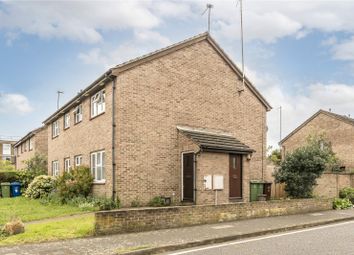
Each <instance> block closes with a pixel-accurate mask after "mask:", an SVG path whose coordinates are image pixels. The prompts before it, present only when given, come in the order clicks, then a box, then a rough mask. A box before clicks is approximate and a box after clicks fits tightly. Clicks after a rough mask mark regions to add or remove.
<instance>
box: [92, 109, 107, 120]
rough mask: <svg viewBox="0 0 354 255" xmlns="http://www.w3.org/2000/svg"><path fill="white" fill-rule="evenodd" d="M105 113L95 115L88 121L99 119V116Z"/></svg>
mask: <svg viewBox="0 0 354 255" xmlns="http://www.w3.org/2000/svg"><path fill="white" fill-rule="evenodd" d="M105 113H106V112H105V111H104V112H101V113H100V114H97V115H96V116H93V117H90V120H93V119H96V118H97V117H99V116H101V115H103V114H105Z"/></svg>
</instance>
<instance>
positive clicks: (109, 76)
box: [43, 69, 112, 125]
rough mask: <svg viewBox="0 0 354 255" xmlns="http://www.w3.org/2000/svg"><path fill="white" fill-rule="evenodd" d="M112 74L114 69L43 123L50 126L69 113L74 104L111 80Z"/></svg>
mask: <svg viewBox="0 0 354 255" xmlns="http://www.w3.org/2000/svg"><path fill="white" fill-rule="evenodd" d="M111 74H112V69H109V70H108V71H107V72H105V73H104V74H102V75H101V76H100V77H99V78H98V79H96V80H95V81H94V82H93V83H91V85H89V86H88V87H87V88H85V89H84V90H82V91H81V92H80V93H78V94H77V96H75V97H74V98H73V99H71V100H70V101H69V102H68V103H66V104H65V105H64V106H62V107H61V108H59V109H58V110H57V111H55V112H54V113H53V114H52V115H50V116H49V117H48V118H47V119H45V120H44V121H43V124H45V125H46V124H48V123H49V122H50V121H52V120H53V119H55V118H57V117H58V116H59V115H60V114H62V113H64V112H65V111H67V110H68V109H69V108H70V107H72V106H73V105H74V104H76V103H78V102H79V101H80V99H81V98H82V97H85V96H88V93H90V92H91V91H92V90H93V89H94V88H96V86H97V85H100V84H104V83H105V82H106V81H107V80H108V79H111Z"/></svg>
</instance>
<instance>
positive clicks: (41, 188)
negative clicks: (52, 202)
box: [25, 175, 55, 199]
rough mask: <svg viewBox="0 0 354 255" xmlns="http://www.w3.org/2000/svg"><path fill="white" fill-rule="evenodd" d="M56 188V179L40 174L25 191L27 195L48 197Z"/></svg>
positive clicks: (29, 196) (30, 196)
mask: <svg viewBox="0 0 354 255" xmlns="http://www.w3.org/2000/svg"><path fill="white" fill-rule="evenodd" d="M54 189H55V179H54V177H52V176H48V175H39V176H37V177H35V178H34V179H33V181H32V182H31V183H30V184H29V185H28V188H27V190H26V191H25V197H28V198H34V199H37V198H43V197H47V196H48V195H49V194H50V193H51V192H53V191H54Z"/></svg>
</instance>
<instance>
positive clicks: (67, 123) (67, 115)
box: [64, 113, 70, 128]
mask: <svg viewBox="0 0 354 255" xmlns="http://www.w3.org/2000/svg"><path fill="white" fill-rule="evenodd" d="M69 127H70V113H65V114H64V128H69Z"/></svg>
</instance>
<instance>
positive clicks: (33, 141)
mask: <svg viewBox="0 0 354 255" xmlns="http://www.w3.org/2000/svg"><path fill="white" fill-rule="evenodd" d="M14 147H15V153H16V169H23V168H24V167H25V166H26V164H25V161H26V160H28V159H30V158H32V157H33V156H34V155H35V154H36V153H38V154H41V155H44V156H48V131H47V127H46V126H42V127H40V128H37V129H35V130H32V131H31V132H29V133H28V134H26V135H25V136H24V137H22V138H21V139H20V140H19V141H18V142H16V144H15V145H14Z"/></svg>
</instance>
